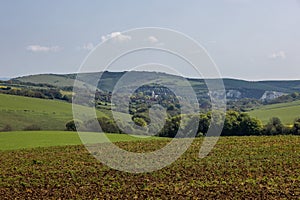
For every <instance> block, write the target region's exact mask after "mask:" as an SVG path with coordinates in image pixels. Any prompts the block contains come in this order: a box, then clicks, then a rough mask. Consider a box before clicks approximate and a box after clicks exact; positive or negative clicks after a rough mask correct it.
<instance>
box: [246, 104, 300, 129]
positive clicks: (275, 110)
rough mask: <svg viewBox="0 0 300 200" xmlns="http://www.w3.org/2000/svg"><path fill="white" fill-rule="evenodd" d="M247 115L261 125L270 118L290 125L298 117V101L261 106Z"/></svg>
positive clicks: (299, 113)
mask: <svg viewBox="0 0 300 200" xmlns="http://www.w3.org/2000/svg"><path fill="white" fill-rule="evenodd" d="M249 114H250V115H251V116H253V117H257V118H258V119H260V120H262V122H263V123H268V121H269V119H270V118H271V117H279V118H280V119H281V121H282V122H283V123H284V124H292V123H293V121H294V120H295V118H297V117H300V101H294V102H290V103H280V104H273V105H267V106H262V107H260V108H258V109H255V110H253V111H250V112H249Z"/></svg>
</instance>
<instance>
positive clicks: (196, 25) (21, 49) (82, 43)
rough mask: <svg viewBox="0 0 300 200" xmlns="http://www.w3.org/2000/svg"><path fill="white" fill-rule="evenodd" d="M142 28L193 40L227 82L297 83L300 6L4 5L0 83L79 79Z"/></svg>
mask: <svg viewBox="0 0 300 200" xmlns="http://www.w3.org/2000/svg"><path fill="white" fill-rule="evenodd" d="M140 27H162V28H168V29H173V30H176V31H179V32H182V33H184V34H186V35H188V36H190V37H191V38H193V39H195V40H196V41H197V42H198V43H199V44H201V45H202V46H203V47H204V48H205V49H206V51H207V52H208V54H209V55H210V56H211V58H212V59H213V60H214V62H215V63H216V64H217V66H218V69H219V71H220V73H221V76H222V77H226V78H238V79H245V80H270V79H273V80H275V79H280V80H283V79H300V70H299V67H300V1H298V0H218V1H216V0H211V1H206V0H187V1H179V0H164V1H161V0H151V1H150V0H145V1H141V0H127V1H117V0H109V1H108V0H103V1H96V0H94V1H93V0H91V1H86V0H77V1H71V0H62V1H58V0H51V1H50V0H49V1H45V0H40V1H34V0H27V1H16V0H1V1H0V71H1V73H0V77H17V76H23V75H29V74H40V73H73V72H77V71H78V69H79V67H80V65H81V63H82V62H83V60H84V59H85V58H86V56H87V55H88V54H89V52H90V51H91V50H92V49H93V48H94V47H95V46H96V45H97V44H99V43H100V42H102V41H103V40H105V39H107V38H108V37H111V36H113V35H118V34H119V36H120V33H119V32H123V31H126V30H129V29H133V28H140ZM152 39H153V40H155V38H152ZM141 56H142V55H141ZM120 65H122V64H120ZM178 65H180V63H178ZM178 67H183V65H182V66H178ZM185 67H186V66H185ZM185 71H186V76H190V77H192V76H193V72H192V71H190V70H189V69H188V67H186V70H185Z"/></svg>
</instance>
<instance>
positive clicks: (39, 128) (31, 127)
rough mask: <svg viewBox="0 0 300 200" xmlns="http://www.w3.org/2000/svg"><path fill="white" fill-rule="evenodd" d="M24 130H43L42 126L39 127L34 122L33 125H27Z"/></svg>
mask: <svg viewBox="0 0 300 200" xmlns="http://www.w3.org/2000/svg"><path fill="white" fill-rule="evenodd" d="M23 130H24V131H39V130H41V127H39V126H38V125H35V124H32V125H29V126H26V127H25V128H24V129H23Z"/></svg>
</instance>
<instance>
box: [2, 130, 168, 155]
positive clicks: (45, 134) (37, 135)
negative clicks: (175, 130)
mask: <svg viewBox="0 0 300 200" xmlns="http://www.w3.org/2000/svg"><path fill="white" fill-rule="evenodd" d="M84 134H86V135H87V136H88V137H89V140H90V142H89V143H96V142H95V141H96V140H95V137H96V135H97V134H101V133H84ZM106 136H107V137H108V138H109V139H110V141H111V142H121V141H135V140H148V139H163V138H159V137H151V138H143V139H142V138H138V137H133V136H130V135H126V134H106ZM99 142H101V141H99V140H97V143H99ZM79 144H82V142H81V140H80V138H79V136H78V134H77V132H67V131H14V132H3V133H0V150H13V149H23V148H35V147H50V146H66V145H79Z"/></svg>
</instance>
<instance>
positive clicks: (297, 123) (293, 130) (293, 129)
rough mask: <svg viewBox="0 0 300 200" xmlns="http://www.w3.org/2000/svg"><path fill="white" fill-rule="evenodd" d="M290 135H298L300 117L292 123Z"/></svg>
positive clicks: (299, 132)
mask: <svg viewBox="0 0 300 200" xmlns="http://www.w3.org/2000/svg"><path fill="white" fill-rule="evenodd" d="M292 134H295V135H300V117H299V118H297V119H296V120H295V122H294V125H293V128H292Z"/></svg>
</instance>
